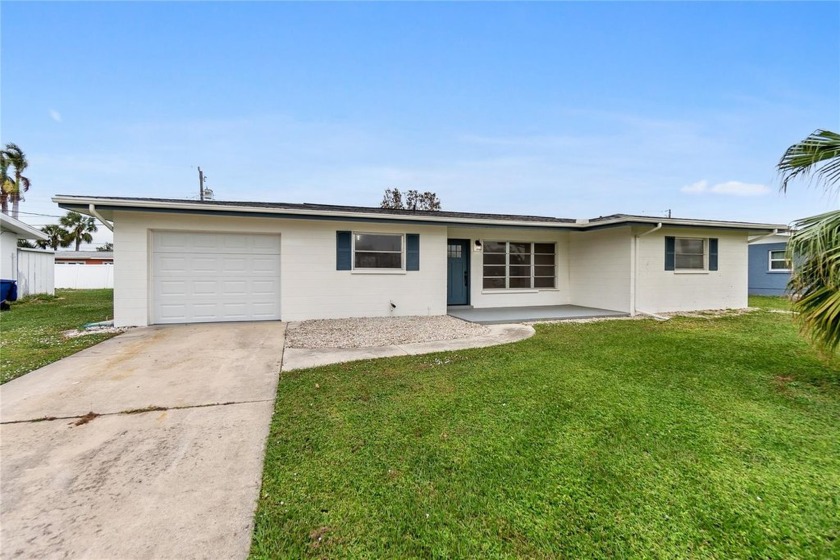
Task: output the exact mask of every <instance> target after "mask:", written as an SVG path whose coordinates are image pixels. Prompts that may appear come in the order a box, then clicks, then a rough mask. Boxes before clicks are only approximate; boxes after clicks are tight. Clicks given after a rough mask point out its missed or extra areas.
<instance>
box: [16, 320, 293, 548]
mask: <svg viewBox="0 0 840 560" xmlns="http://www.w3.org/2000/svg"><path fill="white" fill-rule="evenodd" d="M284 329H285V325H284V324H283V323H278V322H262V323H226V324H208V325H187V326H170V327H149V328H143V329H136V330H133V331H130V332H129V333H126V334H123V335H121V336H118V337H116V338H113V339H111V340H108V341H106V342H103V343H101V344H99V345H97V346H94V347H92V348H89V349H87V350H85V351H82V352H80V353H78V354H75V355H74V356H71V357H69V358H65V359H63V360H60V361H58V362H55V363H53V364H50V365H48V366H46V367H43V368H41V369H39V370H37V371H34V372H32V373H29V374H27V375H25V376H23V377H20V378H18V379H15V380H13V381H10V382H9V383H7V384H5V385H3V386H2V387H0V422H2V425H0V457H2V462H1V463H0V479H1V480H0V547H1V548H0V555H1V556H2V557H3V558H34V557H38V558H97V559H98V558H121V559H123V558H245V557H246V556H247V554H248V550H249V547H250V541H251V532H252V528H253V513H254V508H255V506H256V501H257V497H258V493H259V488H260V481H261V473H262V466H263V458H264V453H265V441H266V437H267V434H268V429H269V423H270V420H271V415H272V412H273V402H274V396H275V392H276V385H277V379H278V372H279V370H280V365H281V357H282V353H283V340H284ZM88 412H93V413H95V414H98V415H99V416H93V415H91V416H87V417H86V416H84V415H86V414H87V413H88Z"/></svg>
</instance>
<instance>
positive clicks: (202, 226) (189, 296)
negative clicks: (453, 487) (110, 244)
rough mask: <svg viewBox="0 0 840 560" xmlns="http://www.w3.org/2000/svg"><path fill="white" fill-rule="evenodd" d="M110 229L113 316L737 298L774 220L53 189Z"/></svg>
mask: <svg viewBox="0 0 840 560" xmlns="http://www.w3.org/2000/svg"><path fill="white" fill-rule="evenodd" d="M53 201H54V202H56V203H57V204H58V205H59V206H60V207H61V208H64V209H65V210H72V211H75V212H80V213H83V214H87V215H90V216H95V217H96V218H98V219H99V220H101V221H103V222H104V223H105V225H106V226H107V227H109V228H113V231H114V265H115V266H114V273H115V277H114V316H115V324H116V325H117V326H130V325H148V324H162V323H192V322H212V321H245V320H286V321H300V320H306V319H328V318H341V317H376V316H390V315H402V316H406V315H444V314H446V313H447V310H448V309H451V308H452V307H453V306H471V307H474V308H514V307H528V306H561V305H577V306H584V307H592V308H598V309H605V310H612V311H617V312H621V313H626V314H629V315H635V314H637V313H657V312H669V311H689V310H700V309H721V308H743V307H746V306H747V239H748V237H749V236H751V235H762V234H767V233H771V232H773V231H774V230H776V229H780V228H784V227H785V226H781V225H777V224H755V223H743V222H728V221H713V220H689V219H682V218H657V217H645V216H629V215H613V216H606V217H600V218H596V219H593V220H571V219H562V218H551V217H542V216H509V215H497V214H478V213H468V212H445V211H438V212H422V211H417V212H414V211H408V210H392V209H383V208H363V207H351V206H332V205H323V204H285V203H262V202H223V201H196V200H172V199H150V198H116V197H92V196H70V195H57V196H55V197H54V198H53Z"/></svg>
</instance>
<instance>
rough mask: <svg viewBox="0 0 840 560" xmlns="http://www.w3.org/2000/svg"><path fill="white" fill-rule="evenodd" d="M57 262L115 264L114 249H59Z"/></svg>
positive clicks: (56, 257)
mask: <svg viewBox="0 0 840 560" xmlns="http://www.w3.org/2000/svg"><path fill="white" fill-rule="evenodd" d="M55 264H57V265H59V264H84V265H94V264H111V265H112V264H114V252H113V251H58V252H57V253H56V254H55Z"/></svg>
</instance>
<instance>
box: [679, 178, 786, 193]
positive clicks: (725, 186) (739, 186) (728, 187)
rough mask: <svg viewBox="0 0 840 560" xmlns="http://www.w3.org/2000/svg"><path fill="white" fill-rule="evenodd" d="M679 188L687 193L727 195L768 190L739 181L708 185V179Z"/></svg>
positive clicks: (768, 188) (765, 187)
mask: <svg viewBox="0 0 840 560" xmlns="http://www.w3.org/2000/svg"><path fill="white" fill-rule="evenodd" d="M680 190H681V191H682V192H684V193H688V194H705V193H711V194H723V195H729V196H762V195H765V194H767V193H769V192H770V187H768V186H767V185H759V184H757V183H742V182H741V181H726V182H725V183H717V184H715V185H711V186H710V185H709V182H708V181H706V180H702V181H697V182H696V183H692V184H690V185H686V186H684V187H683V188H681V189H680Z"/></svg>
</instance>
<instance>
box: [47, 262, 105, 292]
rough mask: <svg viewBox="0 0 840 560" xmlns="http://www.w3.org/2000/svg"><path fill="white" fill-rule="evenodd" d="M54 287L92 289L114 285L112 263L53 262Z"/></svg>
mask: <svg viewBox="0 0 840 560" xmlns="http://www.w3.org/2000/svg"><path fill="white" fill-rule="evenodd" d="M55 287H56V288H69V289H71V290H94V289H99V288H113V287H114V265H112V264H63V263H60V262H56V263H55Z"/></svg>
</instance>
